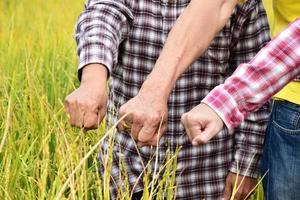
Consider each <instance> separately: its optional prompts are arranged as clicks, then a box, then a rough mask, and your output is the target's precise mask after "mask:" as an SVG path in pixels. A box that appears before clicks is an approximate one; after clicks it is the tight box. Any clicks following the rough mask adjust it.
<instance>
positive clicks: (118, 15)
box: [75, 0, 133, 80]
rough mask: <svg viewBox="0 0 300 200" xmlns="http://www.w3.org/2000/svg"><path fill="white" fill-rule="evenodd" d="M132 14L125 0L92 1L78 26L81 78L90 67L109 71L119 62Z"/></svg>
mask: <svg viewBox="0 0 300 200" xmlns="http://www.w3.org/2000/svg"><path fill="white" fill-rule="evenodd" d="M132 18H133V17H132V13H131V11H130V9H129V8H128V6H127V5H126V4H125V2H124V0H104V1H103V0H88V1H86V4H85V11H84V12H83V13H82V14H81V15H80V16H79V18H78V21H77V23H76V30H75V32H76V34H75V39H76V42H77V54H78V57H79V66H78V78H79V80H81V74H82V69H83V67H84V66H86V65H87V64H91V63H100V64H103V65H105V66H106V68H107V69H108V72H110V71H111V68H112V67H113V66H114V65H115V64H116V62H117V59H118V47H119V44H120V43H121V42H122V40H123V39H124V38H126V37H127V35H128V32H129V28H130V22H131V20H132Z"/></svg>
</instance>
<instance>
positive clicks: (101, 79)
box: [81, 64, 108, 90]
mask: <svg viewBox="0 0 300 200" xmlns="http://www.w3.org/2000/svg"><path fill="white" fill-rule="evenodd" d="M107 74H108V72H107V69H106V67H105V66H104V65H102V64H89V65H86V66H85V67H84V69H83V71H82V79H81V84H93V85H97V86H98V88H99V90H101V89H106V82H107Z"/></svg>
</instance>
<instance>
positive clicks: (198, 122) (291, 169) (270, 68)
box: [181, 18, 300, 200]
mask: <svg viewBox="0 0 300 200" xmlns="http://www.w3.org/2000/svg"><path fill="white" fill-rule="evenodd" d="M299 75H300V18H298V19H297V20H296V21H294V22H293V23H292V24H291V25H290V26H289V27H288V28H287V29H286V30H284V31H283V32H281V33H280V34H279V35H278V36H277V37H276V38H274V39H273V40H272V41H271V42H270V43H269V44H268V45H267V46H266V47H264V48H263V49H261V51H260V52H259V53H258V54H257V55H256V56H255V57H254V58H253V59H252V60H251V61H250V62H249V63H247V64H241V65H240V66H239V67H238V68H237V69H236V71H235V72H234V73H233V74H232V76H230V77H229V78H228V79H227V80H226V81H225V83H224V84H222V85H219V86H217V87H216V88H214V89H213V90H212V91H211V92H210V93H209V94H208V95H207V96H206V97H205V98H204V99H203V100H202V103H201V104H200V105H198V106H196V107H194V108H193V109H192V110H191V111H189V112H187V113H185V114H183V115H182V119H181V121H182V123H183V125H184V127H185V129H186V132H187V134H188V136H189V139H190V140H191V142H192V144H193V145H200V144H205V143H208V142H209V140H210V139H211V138H212V137H214V136H215V135H216V134H217V133H218V132H220V131H221V129H222V128H223V124H225V125H226V127H227V128H228V129H231V130H232V129H233V128H235V127H237V126H238V125H239V124H240V123H241V122H242V121H243V120H244V119H245V118H246V117H247V116H248V115H249V113H251V112H253V111H255V110H256V109H258V108H259V107H260V106H262V105H263V104H264V103H265V102H266V101H268V100H269V99H270V98H271V97H272V96H273V95H274V94H276V93H277V92H278V91H279V90H280V89H281V88H283V87H284V86H285V85H286V84H288V83H289V82H290V81H292V80H294V81H295V82H297V81H299V80H300V79H299V77H298V78H297V79H294V78H296V77H297V76H299ZM293 93H294V94H295V97H296V98H299V97H300V96H299V95H300V90H298V89H295V90H293ZM273 99H274V97H273ZM299 147H300V105H299V104H296V103H293V102H291V101H288V100H283V99H279V98H275V100H274V101H273V106H272V114H271V118H270V121H269V125H268V128H267V136H266V140H265V144H264V152H263V157H262V160H261V173H262V174H261V175H264V174H266V177H264V179H263V188H264V192H265V198H266V199H267V200H277V199H278V200H281V199H286V200H293V199H300V190H299V185H300V179H299V169H300V167H299V166H300V151H299ZM249 151H251V149H249Z"/></svg>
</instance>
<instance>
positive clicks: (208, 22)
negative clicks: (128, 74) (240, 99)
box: [142, 0, 237, 98]
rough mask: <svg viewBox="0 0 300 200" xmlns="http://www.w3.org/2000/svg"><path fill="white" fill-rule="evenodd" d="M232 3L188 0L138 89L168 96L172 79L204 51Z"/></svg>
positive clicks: (222, 0) (224, 19)
mask: <svg viewBox="0 0 300 200" xmlns="http://www.w3.org/2000/svg"><path fill="white" fill-rule="evenodd" d="M236 4H237V0H228V1H226V0H215V1H207V0H192V1H191V2H190V4H189V5H188V6H187V8H186V9H185V10H184V12H183V13H182V14H181V15H180V17H179V18H178V19H177V21H176V23H175V25H174V27H173V28H172V30H171V31H170V33H169V35H168V38H167V41H166V43H165V45H164V48H163V50H162V52H161V55H160V56H159V58H158V60H157V62H156V64H155V66H154V69H153V71H152V72H151V73H150V75H149V76H148V78H147V80H146V81H145V83H144V84H143V87H142V89H145V90H148V89H149V88H151V89H152V88H153V89H154V90H156V91H157V90H158V91H159V92H160V93H161V94H162V96H163V97H165V98H168V96H169V94H170V92H171V90H172V89H173V86H174V85H175V82H176V80H177V79H178V78H179V76H180V75H181V74H182V73H183V72H184V71H185V70H186V69H187V68H188V67H189V66H190V65H191V64H192V63H193V62H194V61H195V60H196V59H198V58H199V57H200V56H201V55H202V54H203V53H204V52H205V51H206V49H207V47H208V46H209V44H210V43H211V41H212V40H213V38H214V37H215V35H216V34H217V33H218V32H219V31H220V30H221V29H222V28H223V27H224V25H225V24H226V22H227V21H228V19H229V17H230V16H231V14H232V11H233V9H234V8H235V5H236ZM195 19H197V20H195Z"/></svg>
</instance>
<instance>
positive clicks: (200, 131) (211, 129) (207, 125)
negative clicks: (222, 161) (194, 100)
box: [181, 104, 223, 145]
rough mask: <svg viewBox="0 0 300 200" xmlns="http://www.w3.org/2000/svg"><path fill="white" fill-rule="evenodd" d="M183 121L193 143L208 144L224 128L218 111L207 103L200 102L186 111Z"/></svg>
mask: <svg viewBox="0 0 300 200" xmlns="http://www.w3.org/2000/svg"><path fill="white" fill-rule="evenodd" d="M181 122H182V124H183V126H184V128H185V130H186V133H187V136H188V137H189V140H190V141H191V143H192V144H193V145H200V144H206V143H208V142H209V140H210V139H211V138H213V137H214V136H215V135H216V134H217V133H219V132H220V131H221V130H222V128H223V121H222V119H221V118H220V117H219V116H218V115H217V113H216V112H215V111H214V110H213V109H211V108H210V107H209V106H207V105H205V104H199V105H198V106H196V107H194V108H193V109H192V110H191V111H189V112H187V113H184V114H183V115H182V117H181Z"/></svg>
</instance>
